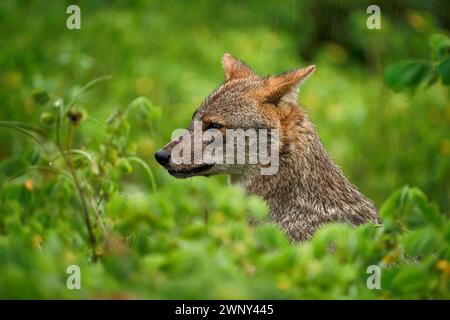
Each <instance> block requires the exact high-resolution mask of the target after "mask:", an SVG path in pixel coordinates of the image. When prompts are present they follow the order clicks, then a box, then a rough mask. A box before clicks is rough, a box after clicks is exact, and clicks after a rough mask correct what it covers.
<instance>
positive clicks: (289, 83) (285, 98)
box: [264, 65, 316, 105]
mask: <svg viewBox="0 0 450 320" xmlns="http://www.w3.org/2000/svg"><path fill="white" fill-rule="evenodd" d="M314 70H316V66H315V65H311V66H308V67H306V68H303V69H297V70H293V71H289V72H286V73H283V74H282V75H279V76H275V77H269V78H267V80H266V81H267V82H266V87H265V88H264V90H265V92H266V94H265V99H266V101H267V102H270V103H273V104H275V105H278V104H280V103H282V102H287V103H296V102H297V96H298V91H299V87H300V85H301V84H302V83H303V82H305V80H306V79H307V78H308V77H309V76H310V75H312V74H313V73H314Z"/></svg>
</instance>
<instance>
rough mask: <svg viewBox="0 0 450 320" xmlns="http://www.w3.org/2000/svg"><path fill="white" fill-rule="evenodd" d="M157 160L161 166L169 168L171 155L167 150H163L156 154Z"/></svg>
mask: <svg viewBox="0 0 450 320" xmlns="http://www.w3.org/2000/svg"><path fill="white" fill-rule="evenodd" d="M155 159H156V161H158V163H159V164H160V165H162V166H163V167H165V166H167V164H168V163H169V160H170V153H168V152H167V151H166V150H164V149H161V150H159V151H157V152H156V153H155Z"/></svg>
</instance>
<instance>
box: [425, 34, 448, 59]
mask: <svg viewBox="0 0 450 320" xmlns="http://www.w3.org/2000/svg"><path fill="white" fill-rule="evenodd" d="M429 43H430V47H431V50H432V52H433V56H434V57H435V58H437V59H442V58H444V57H445V56H446V55H448V53H449V52H450V38H448V37H447V36H446V35H443V34H433V35H432V36H431V37H430V40H429Z"/></svg>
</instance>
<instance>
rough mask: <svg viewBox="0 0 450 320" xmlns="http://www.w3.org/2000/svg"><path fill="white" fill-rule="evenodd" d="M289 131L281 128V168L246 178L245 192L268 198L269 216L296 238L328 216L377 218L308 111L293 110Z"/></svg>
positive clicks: (340, 219)
mask: <svg viewBox="0 0 450 320" xmlns="http://www.w3.org/2000/svg"><path fill="white" fill-rule="evenodd" d="M297 108H298V107H297ZM291 120H292V119H291ZM287 131H288V133H287V132H285V133H283V134H282V139H283V140H284V141H282V149H281V152H280V160H279V161H280V165H279V170H278V172H277V173H276V174H275V175H271V176H262V175H256V176H253V177H251V178H248V179H245V182H244V183H243V185H244V187H245V189H246V191H247V193H249V194H256V195H259V196H260V197H262V198H263V199H264V200H265V201H266V202H267V204H268V206H269V208H270V211H271V212H270V218H271V220H273V221H275V222H277V223H278V224H280V225H281V227H282V229H283V230H284V231H285V232H286V233H287V234H288V235H289V237H290V238H291V239H292V240H294V241H295V240H306V239H308V238H310V237H311V235H312V234H313V233H314V231H315V230H316V229H317V228H318V227H320V226H321V225H323V224H325V223H328V222H345V223H350V224H354V225H358V224H361V223H365V222H375V223H376V222H378V211H377V208H376V207H375V205H374V204H373V202H372V201H371V200H369V199H368V198H366V197H365V196H364V195H363V194H361V193H360V192H359V191H358V190H357V188H356V187H355V186H354V185H353V184H352V183H351V182H350V181H349V180H348V179H347V178H346V177H345V176H344V174H343V173H342V171H341V169H340V168H339V167H338V166H337V165H336V164H335V162H334V161H333V160H332V159H331V157H330V156H329V155H328V153H327V152H326V151H325V149H324V147H323V145H322V143H321V142H320V139H319V136H318V134H317V131H316V129H315V127H314V125H313V124H312V123H311V122H310V120H309V119H308V117H307V116H306V114H304V113H303V112H300V113H298V114H297V115H295V121H293V123H292V127H290V128H288V130H287Z"/></svg>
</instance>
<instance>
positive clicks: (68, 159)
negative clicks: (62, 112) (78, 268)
mask: <svg viewBox="0 0 450 320" xmlns="http://www.w3.org/2000/svg"><path fill="white" fill-rule="evenodd" d="M72 135H73V132H72V123H71V122H70V121H69V124H68V128H67V150H66V152H65V151H64V150H63V149H62V147H61V145H58V147H59V149H60V152H61V154H62V156H63V158H64V160H65V162H66V164H67V166H68V167H69V170H70V173H71V175H72V176H73V180H74V183H75V188H76V189H77V192H78V196H79V198H80V203H81V210H82V214H83V219H84V223H85V224H86V227H87V229H88V233H89V241H90V242H91V246H92V251H93V255H92V257H93V261H94V262H95V261H97V259H98V256H97V253H96V247H97V239H96V237H95V234H94V231H93V228H92V224H91V220H90V219H89V210H88V207H87V204H86V199H85V194H84V190H83V187H82V186H81V183H80V180H79V179H78V176H77V174H76V171H75V168H74V167H73V161H72V152H70V150H71V149H72ZM67 151H69V152H67Z"/></svg>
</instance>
